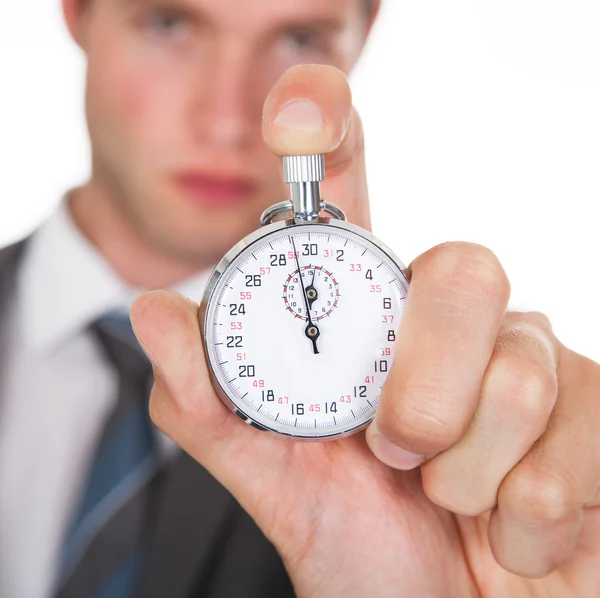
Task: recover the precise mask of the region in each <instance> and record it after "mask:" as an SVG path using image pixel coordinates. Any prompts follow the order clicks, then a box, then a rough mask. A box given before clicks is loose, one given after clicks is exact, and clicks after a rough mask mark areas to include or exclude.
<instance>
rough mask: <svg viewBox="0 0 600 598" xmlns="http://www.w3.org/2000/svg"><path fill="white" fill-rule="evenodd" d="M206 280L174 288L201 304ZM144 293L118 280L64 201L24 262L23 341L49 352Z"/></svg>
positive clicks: (20, 295) (20, 287) (20, 293)
mask: <svg viewBox="0 0 600 598" xmlns="http://www.w3.org/2000/svg"><path fill="white" fill-rule="evenodd" d="M208 276H209V272H208V271H203V272H200V273H199V274H197V275H195V276H193V277H191V278H189V279H188V280H185V281H183V282H182V283H181V284H180V285H177V286H176V287H174V288H173V290H176V291H178V292H181V293H182V294H183V295H186V296H187V297H189V298H191V299H192V300H194V301H199V298H200V297H201V296H202V293H203V292H204V286H205V284H206V282H207V280H208ZM143 291H144V289H139V288H134V287H131V286H129V285H127V284H126V283H125V282H123V281H122V280H121V279H120V277H119V276H118V275H117V273H116V272H115V271H114V270H113V269H112V267H111V266H110V265H109V264H108V262H107V261H106V260H105V259H104V257H103V256H102V254H100V252H99V251H98V250H97V249H96V248H95V247H94V246H93V245H92V244H91V243H90V241H89V240H88V239H87V238H86V237H85V236H84V235H83V234H82V233H81V231H80V230H79V229H78V228H77V226H76V225H75V223H74V221H73V219H72V217H71V214H70V212H69V209H68V206H67V200H66V198H63V201H61V202H60V204H59V206H58V209H57V210H56V211H55V212H54V213H53V214H52V215H51V216H50V218H49V219H48V220H47V221H46V222H45V223H44V224H43V225H42V226H41V227H40V228H39V229H38V230H37V231H36V233H35V234H34V235H33V236H32V238H31V239H30V241H29V243H28V247H27V251H26V253H25V255H24V258H23V264H22V268H21V269H20V274H19V280H18V282H17V305H18V306H19V311H20V314H19V316H18V318H19V321H18V325H19V329H20V331H21V338H22V339H23V341H24V342H25V343H26V344H27V346H29V347H31V348H32V349H33V350H36V351H37V350H41V351H43V350H46V349H51V348H52V347H54V346H56V345H58V344H60V343H61V342H62V341H65V340H67V339H68V338H70V337H71V336H73V335H74V334H77V333H78V332H80V331H81V330H83V329H84V328H85V327H87V326H88V325H89V324H90V323H91V322H93V321H94V320H95V319H97V318H98V317H100V316H101V315H102V314H104V313H106V312H109V311H113V310H122V311H125V312H127V311H128V310H129V307H130V305H131V303H132V301H133V300H134V298H135V297H136V296H137V295H139V294H140V293H141V292H143Z"/></svg>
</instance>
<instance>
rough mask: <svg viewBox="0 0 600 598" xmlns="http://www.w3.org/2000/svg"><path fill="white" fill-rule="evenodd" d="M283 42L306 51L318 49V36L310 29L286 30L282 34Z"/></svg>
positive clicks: (295, 48)
mask: <svg viewBox="0 0 600 598" xmlns="http://www.w3.org/2000/svg"><path fill="white" fill-rule="evenodd" d="M284 39H285V42H286V43H287V44H288V45H289V46H290V47H291V48H292V49H294V50H300V51H307V50H314V49H318V47H319V36H318V35H317V33H316V32H315V31H311V30H310V29H298V30H294V31H288V32H286V33H285V36H284Z"/></svg>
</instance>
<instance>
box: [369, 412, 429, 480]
mask: <svg viewBox="0 0 600 598" xmlns="http://www.w3.org/2000/svg"><path fill="white" fill-rule="evenodd" d="M366 439H367V444H368V445H369V448H370V449H371V452H372V453H373V454H374V455H375V456H376V457H377V458H378V459H379V460H380V461H381V462H382V463H385V465H388V466H389V467H392V468H393V469H400V470H403V471H408V470H411V469H415V467H418V466H419V465H421V463H423V461H424V460H425V456H424V455H417V454H415V453H411V452H410V451H407V450H406V449H403V448H402V447H399V446H398V445H396V444H394V443H393V442H392V441H391V440H390V439H389V438H388V437H387V436H385V434H383V433H382V432H381V430H380V429H379V426H378V425H377V421H376V420H374V421H373V422H372V423H371V425H370V426H369V427H368V428H367V433H366Z"/></svg>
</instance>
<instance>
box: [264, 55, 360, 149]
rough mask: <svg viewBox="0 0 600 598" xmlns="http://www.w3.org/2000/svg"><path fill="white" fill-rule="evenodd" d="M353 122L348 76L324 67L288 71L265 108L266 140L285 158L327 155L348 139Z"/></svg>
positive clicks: (305, 65)
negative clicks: (288, 156) (287, 156)
mask: <svg viewBox="0 0 600 598" xmlns="http://www.w3.org/2000/svg"><path fill="white" fill-rule="evenodd" d="M351 118H352V92H351V90H350V85H349V83H348V80H347V78H346V76H345V75H344V73H343V72H342V71H340V70H339V69H337V68H335V67H333V66H329V65H320V64H304V65H298V66H295V67H292V68H291V69H289V70H287V71H286V72H285V73H284V74H283V75H282V76H281V78H280V79H279V81H278V82H277V83H276V84H275V86H274V87H273V89H272V90H271V92H270V93H269V95H268V96H267V99H266V101H265V104H264V108H263V123H262V131H263V137H264V140H265V142H266V143H267V145H268V146H269V147H270V149H271V150H272V151H273V152H274V153H276V154H279V155H281V156H285V155H306V154H326V153H329V152H332V151H334V150H335V149H336V148H337V147H339V145H340V144H341V142H342V140H343V139H344V137H345V135H346V133H347V131H348V127H349V125H350V122H351Z"/></svg>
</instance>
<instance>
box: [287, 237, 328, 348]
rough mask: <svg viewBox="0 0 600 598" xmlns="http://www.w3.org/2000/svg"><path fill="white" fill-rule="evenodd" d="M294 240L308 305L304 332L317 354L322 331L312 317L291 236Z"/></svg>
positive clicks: (301, 281)
mask: <svg viewBox="0 0 600 598" xmlns="http://www.w3.org/2000/svg"><path fill="white" fill-rule="evenodd" d="M290 240H291V241H292V248H293V249H294V257H295V258H296V267H297V268H298V276H299V278H300V285H301V286H302V296H303V297H304V305H306V316H307V318H308V325H307V326H306V329H305V330H304V334H306V336H307V338H308V339H309V340H310V341H311V342H312V344H313V351H314V354H315V355H316V354H317V353H319V349H318V348H317V339H318V338H319V335H320V334H321V332H320V331H319V328H318V326H317V325H316V324H313V321H312V318H311V317H310V306H309V304H308V298H307V296H306V291H305V289H304V281H303V280H302V272H300V262H299V261H298V252H297V251H296V243H295V242H294V238H293V237H290Z"/></svg>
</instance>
